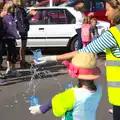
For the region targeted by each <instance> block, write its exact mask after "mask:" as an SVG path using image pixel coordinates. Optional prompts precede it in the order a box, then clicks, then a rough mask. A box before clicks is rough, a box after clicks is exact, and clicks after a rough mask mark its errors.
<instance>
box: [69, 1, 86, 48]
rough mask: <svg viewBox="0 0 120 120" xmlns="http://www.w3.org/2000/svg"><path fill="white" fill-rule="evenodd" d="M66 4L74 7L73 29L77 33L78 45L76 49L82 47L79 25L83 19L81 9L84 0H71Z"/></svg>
mask: <svg viewBox="0 0 120 120" xmlns="http://www.w3.org/2000/svg"><path fill="white" fill-rule="evenodd" d="M67 6H70V7H74V14H76V16H77V18H76V25H75V30H76V32H77V35H78V47H77V49H81V48H82V39H81V27H82V23H83V19H84V14H83V9H84V1H83V0H72V1H71V2H69V3H68V5H67Z"/></svg>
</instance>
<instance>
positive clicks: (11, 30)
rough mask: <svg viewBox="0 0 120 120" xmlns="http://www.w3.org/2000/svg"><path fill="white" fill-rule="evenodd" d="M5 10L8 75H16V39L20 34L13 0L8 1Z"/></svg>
mask: <svg viewBox="0 0 120 120" xmlns="http://www.w3.org/2000/svg"><path fill="white" fill-rule="evenodd" d="M3 11H6V12H7V14H6V15H5V16H4V18H3V25H4V37H3V39H4V40H5V44H6V46H7V70H6V74H7V75H9V74H10V75H12V76H13V75H15V74H16V70H15V62H16V40H15V39H18V38H19V36H18V34H17V28H16V23H15V20H14V16H13V15H14V5H13V3H12V2H11V1H9V2H7V3H6V4H5V5H4V7H3Z"/></svg>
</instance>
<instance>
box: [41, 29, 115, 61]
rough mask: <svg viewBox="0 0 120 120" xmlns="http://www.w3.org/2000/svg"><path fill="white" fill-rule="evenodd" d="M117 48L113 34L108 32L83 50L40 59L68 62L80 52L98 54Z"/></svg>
mask: <svg viewBox="0 0 120 120" xmlns="http://www.w3.org/2000/svg"><path fill="white" fill-rule="evenodd" d="M115 46H117V42H116V40H115V39H114V37H113V35H112V33H111V32H109V31H106V32H105V33H103V34H102V35H101V36H100V37H99V38H97V39H96V40H94V41H92V42H91V43H90V44H89V45H87V46H86V47H84V48H83V49H80V50H78V51H74V52H70V53H65V54H62V55H57V56H46V57H42V58H39V60H46V61H51V60H55V61H56V60H67V59H70V58H72V57H74V55H76V54H77V53H78V52H89V53H94V54H97V53H100V52H103V51H104V50H106V49H107V48H113V47H115Z"/></svg>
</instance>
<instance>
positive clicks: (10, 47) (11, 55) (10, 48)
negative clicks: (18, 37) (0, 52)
mask: <svg viewBox="0 0 120 120" xmlns="http://www.w3.org/2000/svg"><path fill="white" fill-rule="evenodd" d="M5 41H6V45H7V59H8V61H9V62H11V63H15V62H16V41H15V39H6V40H5Z"/></svg>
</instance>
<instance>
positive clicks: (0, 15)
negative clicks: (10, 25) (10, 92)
mask: <svg viewBox="0 0 120 120" xmlns="http://www.w3.org/2000/svg"><path fill="white" fill-rule="evenodd" d="M5 15H6V11H2V12H1V13H0V70H1V69H3V68H4V67H3V66H2V62H3V58H2V55H3V52H4V41H3V39H2V38H3V33H4V30H3V17H4V16H5Z"/></svg>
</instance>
